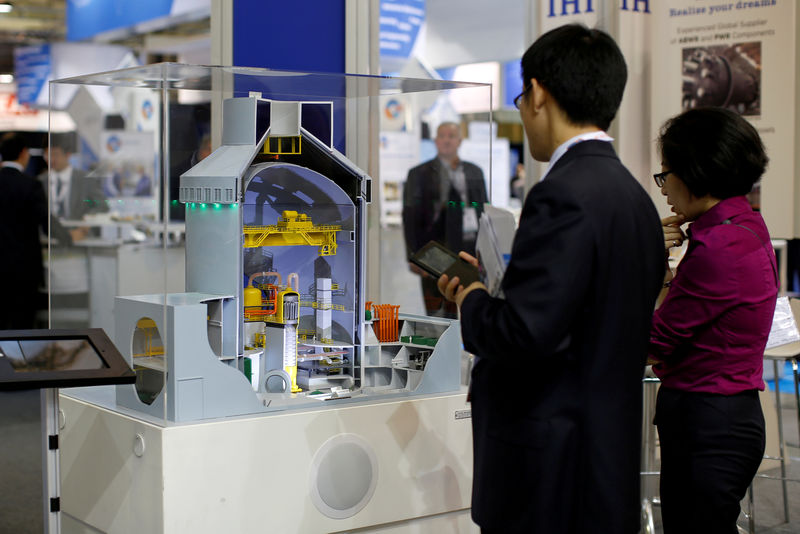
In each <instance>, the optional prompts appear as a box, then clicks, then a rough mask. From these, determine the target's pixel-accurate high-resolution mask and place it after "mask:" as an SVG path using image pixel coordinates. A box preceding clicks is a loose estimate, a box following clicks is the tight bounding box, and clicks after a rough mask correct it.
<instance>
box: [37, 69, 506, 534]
mask: <svg viewBox="0 0 800 534" xmlns="http://www.w3.org/2000/svg"><path fill="white" fill-rule="evenodd" d="M454 94H459V95H461V96H462V97H469V98H472V99H473V100H477V101H480V102H485V103H486V110H487V117H488V119H489V120H491V115H490V111H489V110H490V102H491V87H490V86H489V85H485V84H474V83H457V82H446V81H433V80H411V79H398V78H382V77H370V76H355V75H342V74H320V73H296V72H275V71H270V70H263V69H249V68H236V67H205V66H189V65H178V64H156V65H148V66H143V67H135V68H131V69H126V70H120V71H114V72H106V73H99V74H93V75H86V76H80V77H77V78H70V79H63V80H58V81H54V82H51V85H50V97H51V100H50V101H51V107H52V109H54V110H66V111H67V112H68V114H69V116H70V118H71V120H72V122H73V124H68V125H64V124H63V123H59V125H58V126H56V125H55V124H51V134H50V146H51V151H52V150H53V149H54V148H55V147H56V146H58V145H59V143H64V140H65V139H66V140H67V144H68V145H69V146H67V148H66V151H67V153H68V159H69V161H70V163H71V165H72V167H73V171H72V183H71V186H72V187H71V190H72V192H73V193H78V192H80V196H79V200H80V202H78V203H77V204H73V205H78V206H80V207H81V209H80V210H78V209H74V208H73V209H70V210H68V211H66V212H65V211H62V209H63V203H64V202H63V201H64V200H65V199H66V197H65V196H64V195H63V194H62V193H61V190H60V189H59V187H57V186H58V185H59V184H58V183H56V182H55V181H59V183H60V181H61V180H63V178H62V175H61V173H60V169H58V168H56V167H57V166H59V163H58V160H57V158H56V157H51V158H50V159H51V161H50V164H51V166H50V184H49V186H48V189H49V191H50V207H51V211H52V212H53V214H54V216H55V217H54V218H53V219H52V222H51V225H52V227H51V229H52V230H54V231H51V236H53V238H52V239H51V240H50V244H49V246H48V277H47V278H48V295H49V314H48V324H49V326H51V327H53V328H56V327H62V328H63V327H101V328H103V329H104V330H105V331H106V332H107V333H108V335H109V337H111V339H112V340H113V341H114V343H115V345H116V346H117V347H118V349H119V351H120V352H121V353H122V355H123V356H124V358H125V359H126V361H127V363H128V364H130V365H131V367H132V368H133V369H134V371H135V373H136V383H135V384H132V385H131V384H125V385H118V386H110V387H107V388H95V389H93V390H88V389H86V390H84V389H80V388H76V389H70V390H65V391H63V392H62V408H63V412H64V413H63V421H62V426H63V430H62V433H63V447H62V451H61V457H62V488H63V493H62V495H63V499H62V503H63V504H62V510H63V511H64V514H65V516H66V517H67V518H75V519H77V520H78V521H79V522H80V523H81V524H84V525H91V526H92V527H93V528H96V529H99V530H101V531H134V530H136V531H141V532H176V531H186V530H192V531H194V532H219V531H225V530H228V529H229V528H230V526H231V525H239V527H240V530H241V531H255V530H259V529H267V530H270V531H274V532H290V531H297V532H310V531H315V532H316V531H336V530H342V529H349V528H362V527H366V526H369V525H376V524H381V523H391V522H398V521H399V522H415V521H426V522H427V521H429V520H428V519H419V518H429V517H431V516H435V518H434V519H432V520H431V521H432V523H430V525H438V527H442V528H451V529H452V528H456V530H459V531H464V530H463V529H461V527H459V526H455V527H453V525H469V524H471V523H470V521H469V513H468V507H469V483H468V481H469V477H470V470H469V465H470V461H471V458H470V448H469V431H470V427H469V421H468V417H469V416H468V413H469V410H468V409H466V410H465V409H464V408H465V395H466V390H465V386H464V385H463V384H462V376H463V372H462V367H463V366H462V362H463V358H462V351H461V340H460V333H459V325H458V323H457V322H455V321H452V320H448V319H443V318H433V317H425V316H423V315H418V314H413V313H408V312H407V311H404V310H403V309H402V306H401V305H399V304H398V303H397V302H392V298H393V297H391V296H389V297H387V294H386V293H385V292H384V294H381V293H382V291H381V288H384V289H385V288H386V287H390V288H392V289H393V290H394V293H392V294H393V295H397V294H400V293H402V292H408V291H413V290H419V289H418V288H419V283H418V282H417V281H416V280H415V279H414V280H413V286H414V287H413V288H411V287H404V286H398V284H399V283H400V282H397V281H394V287H392V284H393V280H384V281H383V282H382V281H381V276H382V275H384V273H389V274H387V275H386V278H389V277H391V278H395V277H396V274H395V273H396V271H397V270H398V269H402V270H407V268H406V263H405V255H404V253H402V252H399V249H400V248H401V247H397V246H394V247H386V246H385V243H384V242H383V240H384V237H385V234H383V232H384V231H386V227H385V226H384V225H382V224H381V214H382V210H381V203H382V201H383V200H382V199H385V200H386V201H387V202H389V201H391V199H387V194H391V195H394V197H393V198H394V199H395V200H396V199H397V198H402V180H400V181H399V182H398V180H397V177H399V176H403V175H404V174H405V173H406V172H407V171H408V168H409V167H411V166H413V165H416V164H417V163H419V162H420V160H421V159H422V158H423V151H422V150H420V146H421V145H422V144H424V143H426V142H427V143H430V141H429V140H428V141H425V140H424V138H426V137H429V135H427V134H426V133H425V132H428V131H430V130H431V124H435V123H436V122H442V121H445V120H453V119H455V120H456V121H458V120H459V119H458V116H457V115H454V113H455V112H454V111H452V108H450V107H448V106H449V104H448V102H449V100H450V98H451V97H452V96H453V95H454ZM448 110H449V111H448ZM426 124H427V126H426ZM463 130H464V131H467V127H466V124H463ZM398 139H402V142H400V143H399V144H398V143H396V142H395V141H397V140H398ZM390 143H394V144H392V145H391V146H390V147H389V149H390V150H388V152H387V151H386V150H384V148H385V147H384V145H387V144H390ZM476 144H477V146H478V147H480V146H483V145H485V148H486V149H485V151H483V150H476V149H475V146H476ZM490 149H491V139H489V138H483V139H476V140H473V143H472V149H471V152H470V159H471V160H472V161H473V162H474V163H476V164H478V165H483V166H484V167H485V169H486V173H485V174H486V176H487V178H488V177H489V176H490V170H489V167H490V156H489V155H490V154H491V150H490ZM53 156H55V154H53ZM384 156H386V157H384ZM484 156H485V158H484ZM382 176H391V177H393V178H392V180H390V181H389V182H388V183H390V185H388V186H387V188H386V190H385V191H384V190H383V189H382V181H381V177H382ZM489 189H491V188H489ZM395 208H396V206H395ZM61 230H65V231H66V232H62V231H61ZM394 231H395V232H397V229H396V228H395V230H394ZM59 235H60V236H62V237H61V238H60V239H57V238H56V236H59ZM386 248H390V249H391V250H390V252H391V253H392V254H394V255H393V256H385V255H384V249H386ZM398 254H399V256H398ZM398 258H402V259H398ZM399 279H400V278H399V277H397V280H399ZM454 413H455V414H456V416H455V417H454V416H453V414H454ZM409 425H411V426H409ZM406 440H411V441H412V443H413V445H412V446H410V447H409V446H408V443H407V441H406ZM234 450H235V451H236V452H235V455H234V456H235V457H236V459H235V460H234V458H233V457H232V456H231V455H230V454H228V453H227V452H225V451H230V452H233V451H234ZM431 451H439V452H438V453H434V456H435V457H436V458H438V460H436V462H435V464H436V465H433V464H431V463H430V458H431ZM212 458H213V459H214V461H209V459H212ZM201 463H202V464H203V469H197V466H198V465H199V464H201ZM420 470H423V471H427V474H425V476H424V477H422V478H424V480H425V481H426V483H425V484H421V483H420V481H421V480H422V479H421V478H420V472H421V471H420ZM379 474H380V476H379ZM265 480H266V481H270V480H272V481H278V480H280V483H277V482H276V483H268V484H266V485H265V484H264V483H263V481H265ZM430 484H432V485H433V486H436V487H443V488H447V491H443V492H437V493H436V494H435V495H431V494H430V491H429V485H430ZM400 488H405V489H403V492H404V494H406V495H408V498H409V504H408V506H405V507H397V506H396V495H397V491H398V489H400ZM226 503H228V504H226ZM265 503H266V506H265ZM256 509H258V510H264V513H263V514H262V513H258V514H253V513H252V511H253V510H256ZM198 510H204V511H205V512H204V513H198ZM362 510H363V511H362ZM451 512H454V513H455V515H453V514H451ZM437 514H444V515H441V516H440V515H437ZM438 527H437V528H438Z"/></svg>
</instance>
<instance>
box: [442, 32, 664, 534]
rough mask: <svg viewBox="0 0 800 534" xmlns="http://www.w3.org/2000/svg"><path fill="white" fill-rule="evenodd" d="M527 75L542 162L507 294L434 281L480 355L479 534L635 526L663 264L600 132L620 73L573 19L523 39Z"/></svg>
mask: <svg viewBox="0 0 800 534" xmlns="http://www.w3.org/2000/svg"><path fill="white" fill-rule="evenodd" d="M522 73H523V87H524V91H523V93H522V94H521V95H520V96H519V97H518V98H517V100H516V102H517V105H518V106H519V108H520V114H521V116H522V121H523V125H524V128H525V134H526V136H527V138H528V141H529V144H530V150H531V154H532V155H533V157H534V158H536V159H537V160H539V161H549V162H550V165H549V167H548V169H547V172H546V174H545V176H544V178H543V179H542V181H540V182H539V183H538V184H537V185H536V186H534V187H533V188H532V189H531V191H530V192H529V194H528V196H527V198H526V199H525V202H524V205H523V209H522V214H521V218H520V225H519V229H518V230H517V233H516V235H515V238H514V244H513V248H512V253H511V260H510V262H509V264H508V268H507V270H506V273H505V277H504V279H503V283H502V289H503V292H504V294H505V299H498V298H493V297H491V296H490V295H489V294H488V293H487V291H486V288H485V286H483V284H481V283H480V282H475V283H473V284H471V285H469V286H468V287H466V288H463V287H461V286H459V284H458V279H457V278H454V279H453V280H448V279H447V277H446V276H443V277H442V278H440V279H439V288H440V289H441V290H442V291H443V293H445V295H446V296H447V298H449V299H454V300H455V301H456V303H457V304H458V305H459V306H460V308H461V333H462V337H463V339H464V345H465V347H466V349H467V350H469V351H470V352H472V353H474V354H475V355H476V357H477V363H476V364H475V366H474V368H473V371H472V386H471V400H472V425H473V446H474V475H473V476H474V478H473V493H472V517H473V519H474V520H475V522H476V523H477V524H478V525H480V527H481V531H482V532H484V533H493V532H502V533H504V534H511V533H522V532H524V533H541V534H565V533H570V534H571V533H576V534H577V533H581V534H584V533H595V532H597V533H608V534H628V533H630V534H633V533H635V532H639V526H640V510H639V465H640V464H639V458H640V447H641V424H642V376H643V371H644V366H645V360H646V355H647V343H648V334H649V328H650V321H651V316H652V312H653V307H654V303H655V299H656V296H657V294H658V293H659V290H660V289H661V286H662V282H663V277H664V268H665V263H664V261H665V259H664V251H663V235H662V233H661V230H660V228H659V226H660V222H659V217H658V214H657V212H656V209H655V207H654V206H653V204H652V201H651V200H650V197H649V196H648V195H647V193H646V192H645V191H644V189H643V188H642V187H641V186H640V184H639V183H638V182H637V181H636V179H635V178H634V177H633V176H631V174H630V173H629V172H628V171H627V169H625V167H624V166H623V165H622V163H621V162H620V161H619V159H618V158H617V156H616V154H615V152H614V149H613V147H612V146H611V143H610V142H609V141H610V140H611V138H610V137H608V135H607V134H606V133H605V132H604V130H606V129H607V128H608V126H609V124H610V123H611V121H612V120H613V118H614V116H615V114H616V112H617V109H618V107H619V103H620V101H621V99H622V93H623V89H624V87H625V81H626V78H627V69H626V66H625V61H624V59H623V57H622V54H621V53H620V51H619V48H618V47H617V45H616V44H615V43H614V41H613V40H612V39H611V38H610V37H609V36H608V35H607V34H605V33H603V32H601V31H599V30H589V29H587V28H586V27H584V26H580V25H568V26H562V27H559V28H556V29H554V30H552V31H550V32H548V33H546V34H544V35H542V36H541V37H540V38H539V39H538V40H537V41H536V42H535V43H534V44H533V45H532V46H531V47H530V48H529V49H528V51H527V52H526V53H525V55H524V56H523V58H522ZM463 256H464V257H465V258H466V259H468V260H470V261H472V262H473V263H476V261H475V259H474V258H472V257H471V256H468V255H466V254H464V255H463Z"/></svg>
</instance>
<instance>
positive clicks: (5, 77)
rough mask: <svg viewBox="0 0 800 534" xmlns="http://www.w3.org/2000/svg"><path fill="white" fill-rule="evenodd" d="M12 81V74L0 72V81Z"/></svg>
mask: <svg viewBox="0 0 800 534" xmlns="http://www.w3.org/2000/svg"><path fill="white" fill-rule="evenodd" d="M13 81H14V75H13V74H0V83H12V82H13Z"/></svg>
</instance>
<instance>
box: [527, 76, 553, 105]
mask: <svg viewBox="0 0 800 534" xmlns="http://www.w3.org/2000/svg"><path fill="white" fill-rule="evenodd" d="M530 87H531V89H530V93H531V94H530V100H529V101H530V103H531V108H532V109H533V111H535V112H536V113H538V112H539V111H540V110H541V109H542V106H544V103H545V102H546V101H547V99H548V98H549V96H550V94H549V93H548V92H547V89H545V88H544V87H542V84H540V83H539V80H537V79H536V78H531V85H530Z"/></svg>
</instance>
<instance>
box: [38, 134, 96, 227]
mask: <svg viewBox="0 0 800 534" xmlns="http://www.w3.org/2000/svg"><path fill="white" fill-rule="evenodd" d="M73 139H74V137H73V135H71V134H59V133H56V134H52V135H51V136H50V146H49V147H48V149H46V150H45V159H46V160H47V162H48V163H49V171H48V173H46V174H44V175H43V176H42V177H41V179H42V180H43V182H44V183H45V187H46V188H49V195H50V209H51V211H52V212H53V215H55V216H56V217H59V218H61V219H69V220H81V219H83V216H84V215H87V214H89V213H101V212H106V211H108V204H107V203H106V199H105V196H104V195H103V188H102V185H101V184H100V180H99V179H97V178H95V177H92V176H87V174H86V173H85V172H84V171H81V170H79V169H76V168H74V167H73V166H72V163H71V161H70V157H71V156H72V150H73V149H72V145H73ZM48 184H49V185H48Z"/></svg>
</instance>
